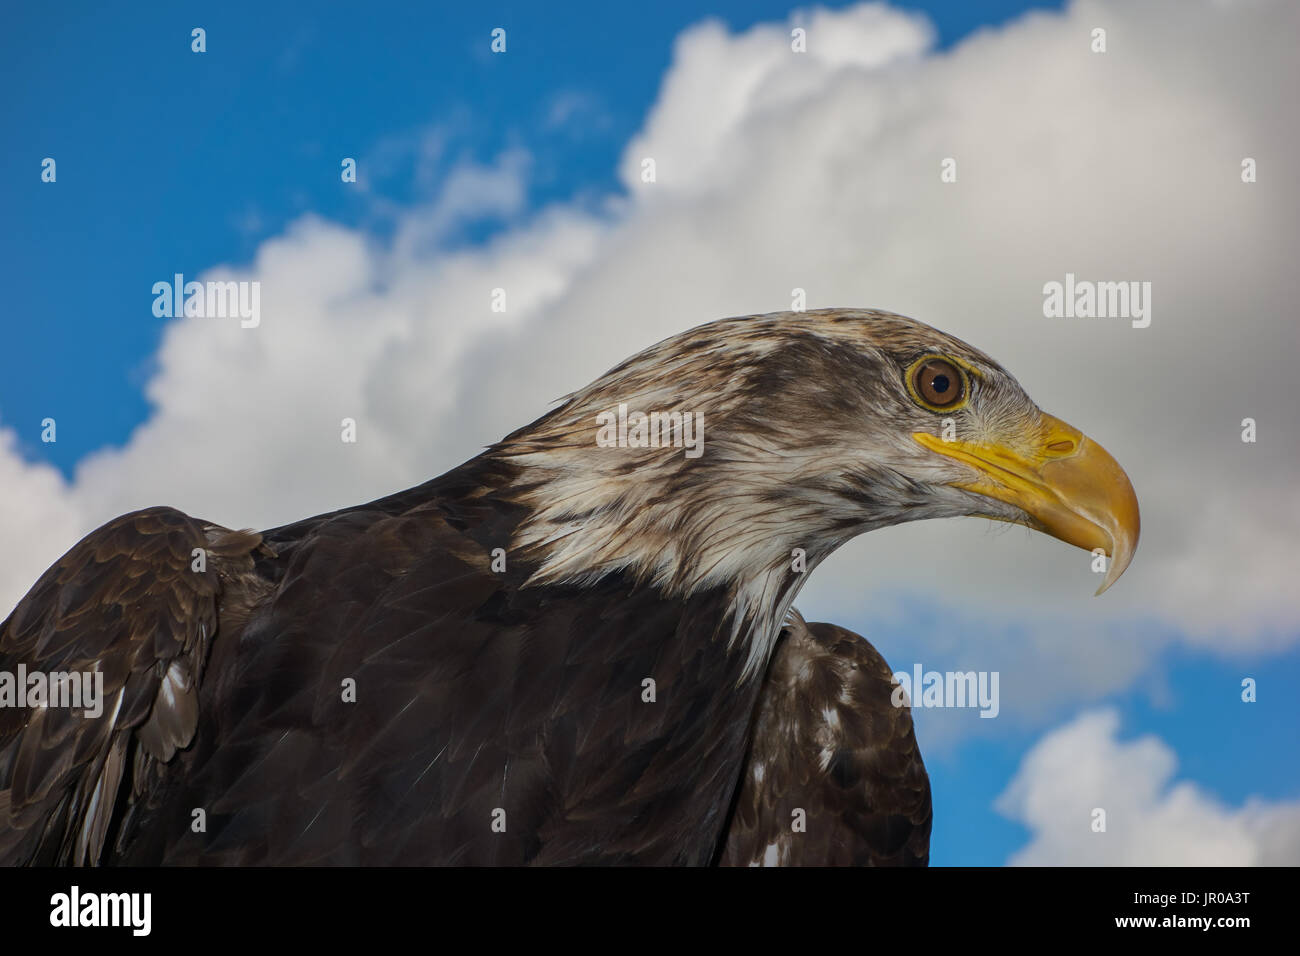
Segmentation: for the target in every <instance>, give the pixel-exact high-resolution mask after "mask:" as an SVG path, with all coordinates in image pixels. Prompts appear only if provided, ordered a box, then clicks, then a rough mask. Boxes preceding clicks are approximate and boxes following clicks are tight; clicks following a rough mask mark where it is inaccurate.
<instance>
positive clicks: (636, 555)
mask: <svg viewBox="0 0 1300 956" xmlns="http://www.w3.org/2000/svg"><path fill="white" fill-rule="evenodd" d="M930 355H937V356H943V357H945V361H950V362H952V363H954V364H953V365H951V366H946V367H947V368H948V371H949V380H945V381H943V382H938V383H937V384H936V383H935V382H931V383H929V384H928V385H927V388H930V389H931V391H932V392H933V388H938V387H939V386H952V385H953V384H954V382H953V381H952V379H955V378H958V377H960V379H961V382H962V384H963V386H964V388H965V389H966V393H965V398H966V399H967V400H966V401H964V403H963V404H961V405H960V406H957V405H953V406H952V408H951V409H950V410H947V411H944V410H939V409H936V408H933V407H930V405H929V404H927V403H923V402H921V401H919V400H918V399H917V397H916V394H915V389H914V387H913V385H912V383H911V382H910V380H909V375H910V374H911V372H910V371H909V370H912V369H915V368H916V367H917V362H918V361H919V360H922V359H925V357H926V356H930ZM927 361H928V359H927ZM958 366H960V368H961V369H964V370H967V371H965V372H962V373H958V372H957V368H958ZM967 376H969V381H967ZM935 394H937V393H935ZM621 403H626V404H627V405H628V406H629V407H631V408H633V409H640V410H643V411H652V410H657V411H664V412H670V411H677V412H691V413H693V414H698V415H700V416H702V419H701V420H702V421H703V423H704V428H705V431H704V441H705V445H704V453H703V455H702V456H700V457H698V458H691V457H688V456H686V455H684V454H683V453H682V450H681V449H680V448H671V447H669V448H664V447H650V446H641V445H638V444H635V443H633V444H631V445H627V446H621V447H604V446H602V445H600V444H598V442H597V441H596V435H597V431H598V429H597V422H598V420H599V416H600V415H601V414H602V413H604V412H607V411H609V410H611V409H613V408H615V407H617V406H618V405H619V404H621ZM945 421H947V422H949V423H952V424H955V427H957V429H958V430H959V432H960V434H961V435H962V436H964V437H967V438H969V441H967V442H965V443H964V444H959V445H956V446H953V447H954V448H958V447H960V448H961V449H965V450H964V451H962V456H964V457H958V456H957V455H956V454H951V455H950V454H948V453H947V450H946V448H945V447H943V446H933V443H935V442H938V441H939V439H938V438H937V437H936V436H938V435H939V433H940V430H941V429H942V428H944V427H945V425H944V423H945ZM1063 427H1064V426H1063V424H1062V423H1059V422H1057V421H1056V420H1055V419H1051V418H1050V417H1049V416H1046V415H1044V414H1043V413H1041V412H1040V411H1039V410H1038V408H1037V407H1036V406H1035V405H1034V404H1033V402H1031V401H1030V400H1029V399H1028V397H1027V396H1026V395H1025V394H1024V392H1023V391H1022V390H1021V389H1020V387H1019V385H1017V384H1016V382H1015V380H1014V379H1013V378H1011V376H1010V375H1009V374H1007V373H1006V372H1005V371H1004V370H1002V369H1001V368H1000V367H999V366H997V364H996V363H994V362H993V361H992V360H991V359H989V358H988V357H987V356H985V355H983V354H982V353H980V352H978V351H976V350H975V349H972V348H971V347H970V346H967V345H965V344H964V343H962V342H960V341H958V340H956V339H954V338H952V337H951V336H947V335H944V334H943V333H941V332H938V331H936V330H934V329H931V328H929V327H927V326H924V325H922V324H921V323H918V322H914V321H912V320H910V319H906V318H903V317H901V316H895V315H890V314H888V313H878V312H862V311H851V310H825V311H822V312H814V313H780V314H775V315H769V316H754V317H748V318H743V319H730V320H725V321H721V322H716V323H713V324H711V325H706V326H701V327H700V328H697V329H692V330H689V331H687V332H684V333H682V334H680V335H678V336H674V337H673V338H671V339H668V340H666V341H664V342H662V343H659V344H658V345H656V346H653V347H651V348H650V349H647V350H646V351H644V352H642V353H641V354H639V355H637V356H634V357H633V358H631V359H629V360H627V361H626V362H624V363H622V364H621V365H619V366H618V367H616V368H615V369H612V370H611V371H610V372H608V373H607V374H606V375H604V376H602V377H601V378H600V379H598V380H597V381H596V382H594V383H592V384H591V385H590V386H588V387H587V388H584V389H582V390H580V391H578V392H575V393H574V394H573V395H571V396H569V397H568V398H567V399H565V400H564V402H563V403H562V404H560V405H559V406H558V407H557V408H555V409H554V410H553V411H551V412H549V413H548V414H546V415H544V416H543V417H542V418H540V419H538V420H537V421H535V422H533V423H532V424H531V425H528V426H525V427H524V428H521V429H519V430H518V431H516V432H514V433H513V434H511V435H509V436H507V437H506V438H505V439H503V440H502V441H500V442H499V443H497V444H496V445H493V446H492V447H491V448H489V449H488V450H487V451H486V452H484V453H483V454H482V455H479V456H478V457H476V458H474V459H472V460H470V461H468V462H466V463H464V464H463V465H461V466H459V467H458V468H455V469H453V470H451V471H449V472H447V473H446V474H444V475H442V476H440V477H438V478H434V479H432V480H431V481H428V482H425V483H424V484H422V485H419V486H417V487H414V488H410V489H408V490H406V491H402V492H399V493H397V494H393V495H390V496H388V497H386V498H381V499H379V500H377V501H373V502H370V503H369V504H365V505H360V506H357V507H354V508H347V509H344V510H341V511H337V512H334V513H332V514H327V515H320V516H317V517H314V518H308V519H305V520H302V521H298V522H296V523H294V524H290V525H286V526H284V527H281V528H275V529H272V530H269V531H265V532H262V533H261V534H258V533H255V532H235V531H230V530H228V529H225V528H221V527H217V526H215V525H212V524H210V523H208V522H204V521H201V520H198V519H194V518H190V517H188V516H186V515H183V514H181V513H180V512H177V511H175V510H173V509H170V508H151V509H147V510H144V511H140V512H135V513H133V514H130V515H124V516H122V517H120V518H117V519H115V520H113V521H110V522H109V523H108V524H106V525H104V526H103V527H101V528H100V529H98V530H97V531H94V532H92V533H91V534H90V535H88V536H87V537H86V538H85V539H83V540H82V541H81V542H80V543H78V544H77V545H75V546H74V547H73V548H72V549H71V550H70V551H69V552H68V553H67V554H66V555H64V557H63V558H61V559H60V560H59V562H57V563H56V564H55V566H54V567H52V568H51V569H50V570H49V571H47V572H46V573H45V574H44V575H43V576H42V577H41V579H40V580H39V581H38V582H37V583H36V585H35V586H34V587H33V588H32V590H31V592H30V593H28V594H27V596H26V597H24V598H23V600H22V601H21V602H19V604H18V606H17V607H16V608H15V610H14V611H13V613H12V614H11V615H10V617H9V618H8V619H7V620H6V621H4V622H3V623H2V624H0V673H4V672H12V671H14V670H15V669H16V668H18V667H19V665H22V666H25V667H26V668H28V669H29V670H43V671H53V670H69V671H98V672H100V673H102V674H103V680H104V692H105V710H104V713H103V715H102V716H100V717H98V718H91V717H86V716H84V715H82V714H81V713H79V712H74V711H70V710H60V709H56V708H49V707H27V706H22V707H16V708H9V709H4V708H0V864H6V863H7V864H14V863H63V864H80V863H118V864H137V863H147V864H156V863H183V864H262V863H272V864H319V863H333V864H395V863H412V864H431V863H432V864H521V863H531V864H578V863H584V864H602V863H641V864H705V863H709V862H712V861H717V860H719V859H722V860H724V861H726V862H736V863H739V862H753V861H754V859H755V854H756V853H758V852H759V850H760V848H761V850H762V854H763V858H764V859H766V856H767V853H768V851H767V847H768V846H769V845H772V844H775V845H776V847H777V849H776V850H775V851H774V852H775V854H776V857H777V861H778V862H794V863H847V862H870V863H890V862H899V863H917V862H923V861H924V860H925V859H926V842H927V836H928V822H929V799H928V784H927V783H926V778H925V771H924V767H923V765H922V763H921V761H920V757H919V754H918V753H917V752H916V746H915V740H914V738H913V737H912V732H911V722H910V716H909V715H908V713H907V711H906V710H905V709H898V708H893V707H892V706H890V705H888V703H887V701H886V697H885V694H886V691H887V688H888V686H889V680H888V670H887V668H886V667H885V666H884V663H883V661H881V660H880V658H879V657H878V655H876V654H875V653H874V651H873V650H872V649H871V648H870V647H869V645H867V644H866V643H865V642H864V641H861V640H860V639H858V638H856V637H854V636H852V635H849V633H848V632H845V631H840V630H839V629H833V628H829V627H828V626H824V625H814V626H813V627H811V628H803V627H802V625H801V623H800V620H799V619H798V618H794V619H793V620H792V624H791V628H790V629H788V630H786V631H785V638H784V643H783V644H780V645H779V644H778V640H779V638H780V637H781V634H782V622H783V621H785V619H786V616H787V613H788V612H789V610H790V608H791V604H792V602H793V601H794V599H795V596H796V595H797V594H798V592H799V589H800V588H801V587H802V585H803V583H804V581H805V580H806V579H807V575H808V573H809V572H811V571H812V570H813V569H815V568H816V566H817V565H818V564H819V563H820V562H821V561H822V560H824V559H825V557H826V556H827V555H829V554H830V553H831V552H833V551H834V550H835V549H836V548H837V547H839V545H841V544H843V543H844V542H845V541H847V540H848V539H849V538H851V537H853V536H854V535H857V534H861V533H863V532H866V531H870V530H872V529H873V528H878V527H883V526H885V525H890V524H896V523H899V522H902V521H912V520H918V519H922V518H935V517H953V516H959V515H969V514H978V515H984V516H989V517H995V518H1000V519H1003V520H1008V521H1019V522H1021V523H1026V524H1031V525H1032V526H1035V527H1039V528H1043V529H1044V530H1049V531H1051V532H1052V533H1054V534H1059V535H1060V536H1061V537H1064V538H1066V540H1071V542H1072V543H1079V544H1083V545H1084V546H1087V547H1090V546H1091V545H1090V544H1087V543H1086V542H1090V541H1092V540H1093V539H1094V537H1095V535H1094V532H1093V531H1092V530H1090V529H1093V528H1094V527H1099V526H1096V525H1095V523H1094V524H1090V523H1088V521H1084V520H1083V519H1082V518H1079V517H1078V516H1077V515H1075V513H1074V512H1069V515H1067V516H1065V517H1062V516H1061V514H1062V509H1064V508H1065V507H1066V505H1068V504H1069V495H1066V497H1065V498H1061V497H1059V496H1058V497H1054V498H1052V502H1053V503H1052V507H1053V508H1055V509H1056V511H1053V512H1047V511H1041V510H1040V509H1038V506H1037V505H1036V504H1035V503H1034V502H1033V501H1029V500H1027V499H1026V497H1025V493H1024V491H1023V487H1020V486H1018V488H1019V489H1020V490H1019V491H1017V494H1019V495H1020V497H1019V498H1013V496H1011V495H1010V494H1009V493H1004V492H1003V491H1002V490H1000V486H997V487H992V488H991V489H989V488H985V487H983V486H980V485H977V484H975V485H973V484H972V482H977V481H978V480H982V479H981V475H982V474H983V472H982V471H981V469H980V468H979V467H978V464H979V461H980V458H979V455H980V454H981V453H982V452H981V449H982V448H984V447H985V446H986V445H989V444H990V443H995V444H996V449H995V450H996V451H997V454H998V455H1000V456H1001V457H1000V458H999V459H998V460H999V461H1001V462H1002V467H1003V468H1004V470H1005V467H1007V462H1011V463H1012V464H1011V465H1010V467H1019V466H1018V465H1016V464H1015V462H1017V461H1021V460H1023V461H1025V462H1029V463H1030V465H1032V466H1033V467H1037V465H1036V464H1034V462H1036V461H1037V459H1036V458H1034V457H1033V456H1034V455H1038V454H1039V452H1038V449H1040V447H1041V446H1043V444H1044V443H1045V442H1050V445H1049V447H1050V448H1052V449H1055V450H1054V451H1052V452H1051V454H1050V455H1048V456H1047V457H1051V458H1053V460H1055V459H1057V458H1061V459H1064V458H1067V457H1068V455H1069V452H1068V451H1061V449H1062V448H1067V449H1068V448H1070V447H1074V448H1079V447H1085V446H1083V445H1082V442H1086V441H1087V439H1085V438H1083V437H1082V436H1081V435H1079V434H1078V433H1077V432H1071V433H1069V435H1067V436H1066V437H1065V438H1062V437H1061V435H1062V434H1064V433H1063V432H1062V431H1061V429H1062V428H1063ZM918 436H919V437H918ZM1071 436H1077V437H1071ZM927 441H928V442H929V444H927ZM1071 443H1073V444H1071ZM932 446H933V447H932ZM972 449H973V450H972ZM1044 454H1046V453H1044ZM1090 454H1091V456H1092V457H1090V458H1087V460H1088V461H1089V462H1090V463H1091V464H1092V465H1095V464H1096V461H1097V460H1098V457H1099V456H1097V455H1096V454H1095V453H1091V452H1090ZM1101 454H1102V455H1104V453H1101ZM1040 457H1042V456H1040ZM1083 457H1086V456H1081V458H1083ZM971 461H975V462H976V466H972V465H971V464H970V462H971ZM1106 462H1109V465H1106V468H1109V467H1110V465H1113V461H1110V459H1109V458H1108V457H1107V458H1106ZM1030 465H1025V466H1024V467H1026V468H1028V467H1030ZM1117 471H1118V466H1114V472H1117ZM1099 473H1102V474H1103V476H1104V480H1105V481H1106V482H1107V483H1109V484H1108V486H1107V487H1110V486H1111V485H1115V484H1116V481H1117V479H1114V477H1113V472H1112V471H1106V470H1104V469H1103V471H1102V472H1099ZM1118 474H1119V475H1120V476H1121V477H1122V472H1118ZM1030 477H1032V475H1031V476H1030ZM1026 480H1028V479H1026ZM1071 481H1072V482H1073V483H1072V484H1070V485H1068V486H1066V487H1068V488H1072V489H1075V490H1074V491H1071V492H1070V493H1071V494H1079V493H1080V492H1078V490H1077V489H1078V488H1081V487H1086V482H1082V483H1081V481H1080V480H1079V476H1078V475H1073V473H1072V476H1071ZM1124 487H1125V488H1127V484H1126V482H1125V484H1124ZM1128 493H1129V494H1130V495H1131V489H1129V491H1128ZM1063 501H1064V502H1065V504H1062V502H1063ZM1103 503H1104V502H1103ZM1124 507H1128V506H1127V505H1124ZM1025 509H1028V510H1025ZM1104 512H1105V509H1104V508H1098V507H1097V506H1096V502H1092V501H1089V502H1088V510H1087V512H1086V514H1087V515H1088V516H1089V521H1092V519H1093V517H1095V516H1096V515H1099V514H1104ZM1083 513H1084V512H1082V511H1081V512H1079V514H1083ZM1124 513H1125V514H1128V512H1127V511H1126V512H1124ZM1135 521H1136V511H1135V504H1134V505H1133V511H1132V522H1131V523H1133V524H1134V527H1133V528H1131V529H1129V528H1128V526H1127V525H1125V526H1124V527H1121V526H1120V524H1115V523H1108V524H1106V525H1105V528H1103V529H1102V530H1103V531H1104V530H1107V529H1110V530H1115V529H1119V530H1117V531H1115V533H1116V534H1119V533H1120V532H1121V531H1122V532H1124V533H1125V534H1127V535H1128V537H1125V538H1123V539H1122V540H1123V541H1124V542H1126V544H1125V547H1128V551H1129V553H1131V547H1129V546H1128V543H1132V542H1135V541H1136V529H1135ZM1054 523H1055V524H1054ZM1057 525H1059V526H1060V528H1064V529H1065V530H1064V531H1060V530H1057V529H1056V526H1057ZM1081 529H1082V530H1081ZM1098 533H1100V532H1098ZM1116 540H1120V539H1118V538H1117V539H1116ZM196 549H198V552H199V553H201V554H202V555H203V556H204V557H205V559H206V561H205V563H203V564H201V565H195V555H196ZM795 553H797V554H799V555H800V560H799V561H798V562H792V559H791V558H792V554H795ZM1123 560H1124V561H1127V557H1125V558H1124V559H1123ZM196 567H198V568H199V569H198V570H196ZM774 648H779V649H777V650H776V653H775V657H774V656H773V655H774ZM769 665H770V666H769ZM760 701H761V704H760ZM756 708H757V709H756ZM813 748H816V749H815V752H814V749H813ZM747 755H748V759H749V761H750V764H749V766H750V771H753V770H755V769H756V768H757V767H759V766H762V767H763V768H764V773H765V774H767V776H765V778H764V779H763V780H761V781H759V780H756V779H755V777H754V774H753V773H752V772H750V773H744V772H743V771H744V769H745V762H746V759H747ZM793 801H798V802H797V804H796V805H797V806H799V807H802V808H803V809H804V810H806V811H807V820H808V824H807V831H806V832H804V833H800V834H798V836H799V837H800V838H801V839H795V838H793V837H791V836H789V835H787V834H786V833H785V832H784V831H782V832H780V833H777V831H778V830H781V825H782V824H783V823H785V821H784V820H783V819H782V814H785V815H786V817H787V818H788V816H789V811H790V809H792V808H791V807H790V806H789V805H790V804H791V802H793ZM729 821H730V826H731V828H732V829H731V832H730V835H728V829H727V828H728V825H729Z"/></svg>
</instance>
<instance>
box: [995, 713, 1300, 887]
mask: <svg viewBox="0 0 1300 956" xmlns="http://www.w3.org/2000/svg"><path fill="white" fill-rule="evenodd" d="M1119 723H1120V721H1119V715H1118V714H1117V713H1116V712H1115V711H1113V710H1101V711H1093V712H1090V713H1085V714H1082V715H1080V716H1079V717H1078V718H1076V719H1075V720H1073V721H1071V722H1070V723H1069V724H1066V725H1065V726H1064V727H1061V728H1058V729H1057V730H1054V731H1052V732H1051V733H1049V734H1047V735H1046V736H1045V737H1044V738H1043V739H1042V740H1041V741H1039V742H1038V744H1036V745H1035V746H1034V747H1033V749H1031V750H1030V751H1029V753H1027V754H1026V755H1025V758H1024V760H1023V761H1022V763H1021V765H1020V769H1019V770H1018V771H1017V773H1016V776H1015V778H1014V779H1013V780H1012V781H1011V783H1010V784H1009V785H1008V786H1007V789H1006V790H1005V791H1004V792H1003V794H1002V795H1001V796H1000V797H998V800H997V803H996V807H997V809H998V810H999V811H1000V812H1001V813H1003V814H1005V815H1006V816H1008V817H1010V818H1011V819H1013V820H1016V821H1017V822H1019V823H1022V824H1023V825H1024V826H1026V827H1028V828H1029V830H1030V831H1031V833H1032V836H1031V838H1030V841H1029V843H1028V844H1027V845H1026V846H1025V847H1023V848H1022V849H1020V850H1018V851H1016V853H1015V854H1013V855H1012V857H1011V859H1010V860H1009V861H1008V862H1009V863H1011V864H1013V865H1022V866H1053V865H1061V864H1070V865H1074V866H1099V865H1104V866H1295V865H1297V864H1300V801H1296V802H1290V803H1267V802H1264V801H1260V800H1256V799H1251V800H1249V801H1247V802H1246V803H1245V804H1244V805H1242V806H1240V807H1229V806H1225V805H1224V804H1223V803H1222V802H1220V801H1219V800H1216V799H1215V798H1214V797H1213V796H1212V795H1210V794H1208V793H1206V792H1205V791H1204V790H1203V789H1202V788H1200V787H1198V786H1197V785H1196V784H1194V783H1191V782H1189V781H1177V780H1175V779H1174V776H1175V771H1176V769H1177V762H1178V761H1177V757H1176V756H1175V754H1174V752H1173V750H1172V749H1171V748H1170V747H1169V746H1168V745H1167V744H1166V743H1164V741H1162V740H1160V739H1158V738H1156V737H1151V736H1147V737H1141V738H1138V739H1136V740H1131V741H1122V740H1120V739H1119ZM1097 809H1101V810H1104V811H1105V824H1106V829H1105V831H1104V832H1094V830H1093V821H1094V818H1095V810H1097Z"/></svg>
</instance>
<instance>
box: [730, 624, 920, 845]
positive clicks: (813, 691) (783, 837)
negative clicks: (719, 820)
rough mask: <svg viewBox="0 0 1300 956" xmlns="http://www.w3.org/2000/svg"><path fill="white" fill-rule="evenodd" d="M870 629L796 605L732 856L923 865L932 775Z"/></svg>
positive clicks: (758, 730)
mask: <svg viewBox="0 0 1300 956" xmlns="http://www.w3.org/2000/svg"><path fill="white" fill-rule="evenodd" d="M895 686H896V685H895V684H894V680H893V676H892V673H891V672H890V669H889V665H888V664H886V663H885V659H884V658H883V657H881V656H880V654H879V653H878V652H877V651H876V649H875V648H874V647H872V646H871V644H870V643H868V642H867V641H866V640H865V639H864V638H862V637H861V636H859V635H857V634H855V633H853V632H852V631H848V630H845V629H844V628H842V627H836V626H835V625H833V624H807V623H805V622H804V620H803V618H802V617H800V616H799V615H798V613H797V612H793V613H792V614H791V616H790V619H789V622H788V623H787V625H786V627H785V628H784V630H783V631H782V633H781V637H780V640H779V642H778V644H777V647H776V650H775V652H774V654H773V657H772V661H771V663H770V665H769V668H768V671H767V675H766V677H765V680H764V685H763V688H762V691H761V695H760V697H759V702H758V705H757V709H756V712H755V716H754V722H753V728H752V732H751V735H750V743H749V751H748V755H747V758H746V762H745V767H744V770H743V772H742V776H741V780H740V782H739V785H738V792H737V795H736V801H735V804H734V807H733V810H732V816H731V820H730V823H729V828H728V831H727V834H726V836H725V842H724V844H723V847H722V851H721V854H720V857H719V862H720V863H721V864H722V865H724V866H763V865H783V866H799V865H803V866H809V865H813V866H817V865H820V866H835V865H858V866H888V865H925V864H926V863H927V862H928V860H929V843H930V824H931V803H930V780H929V776H928V775H927V774H926V770H925V764H924V762H923V761H922V759H921V752H920V750H919V748H918V747H917V743H916V736H915V734H914V733H913V730H912V716H911V711H910V708H909V707H908V706H907V704H906V703H905V702H903V703H901V705H900V706H895V700H894V697H895V694H894V689H895Z"/></svg>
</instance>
